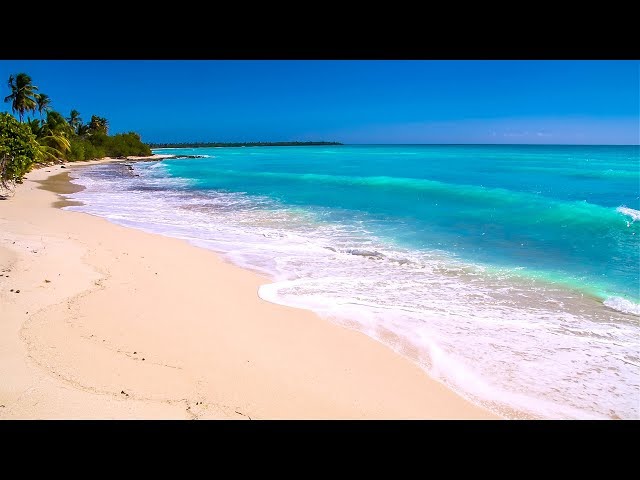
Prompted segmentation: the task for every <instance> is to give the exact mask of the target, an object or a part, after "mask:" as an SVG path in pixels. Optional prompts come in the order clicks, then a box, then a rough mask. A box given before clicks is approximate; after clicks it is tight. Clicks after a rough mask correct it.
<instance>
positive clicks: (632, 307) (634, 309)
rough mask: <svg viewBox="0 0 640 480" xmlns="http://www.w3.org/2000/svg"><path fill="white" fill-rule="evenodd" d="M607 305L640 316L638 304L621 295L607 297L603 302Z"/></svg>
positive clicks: (639, 305)
mask: <svg viewBox="0 0 640 480" xmlns="http://www.w3.org/2000/svg"><path fill="white" fill-rule="evenodd" d="M603 303H604V304H605V305H606V306H607V307H610V308H613V309H614V310H618V311H619V312H624V313H630V314H632V315H638V316H640V304H638V303H634V302H632V301H630V300H627V299H625V298H622V297H611V298H607V299H606V300H605V301H604V302H603Z"/></svg>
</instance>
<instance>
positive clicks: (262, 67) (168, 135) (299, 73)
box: [0, 60, 640, 144]
mask: <svg viewBox="0 0 640 480" xmlns="http://www.w3.org/2000/svg"><path fill="white" fill-rule="evenodd" d="M20 72H25V73H28V74H29V75H30V76H31V77H32V79H33V83H34V85H37V86H38V87H39V89H40V90H39V91H40V92H42V93H46V94H48V95H49V96H50V97H51V99H52V106H53V108H54V109H55V110H58V111H60V112H61V113H63V114H64V115H65V116H68V114H69V111H70V110H71V109H74V108H75V109H76V110H78V111H80V114H81V117H82V119H83V120H84V121H85V122H88V121H89V119H90V118H91V115H92V114H96V115H99V116H102V117H106V118H107V119H108V120H109V125H110V130H109V132H110V133H120V132H128V131H136V132H138V133H140V134H141V136H142V140H143V141H145V142H152V143H158V142H195V141H211V142H213V141H220V142H225V141H226V142H241V141H309V140H312V141H317V140H325V141H339V142H343V143H360V144H362V143H364V144H372V143H405V144H417V143H479V144H482V143H488V144H501V143H513V144H518V143H521V144H638V143H640V113H639V110H640V62H638V61H632V60H630V61H611V60H602V61H598V60H593V61H570V60H553V61H540V60H527V61H520V60H519V61H512V60H496V61H482V60H464V61H447V60H438V61H436V60H410V61H409V60H379V61H370V60H336V61H333V60H277V61H276V60H194V61H187V60H177V61H174V60H171V61H170V60H157V61H156V60H153V61H152V60H122V61H120V60H60V61H56V60H25V61H20V60H0V96H1V97H2V99H4V97H5V96H7V95H9V89H8V87H7V80H8V78H9V75H10V74H12V73H20ZM0 109H1V111H10V109H11V106H10V105H9V104H8V103H2V105H1V106H0Z"/></svg>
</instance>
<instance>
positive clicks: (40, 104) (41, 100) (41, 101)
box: [34, 93, 51, 120]
mask: <svg viewBox="0 0 640 480" xmlns="http://www.w3.org/2000/svg"><path fill="white" fill-rule="evenodd" d="M34 98H35V100H36V106H37V108H38V112H40V120H42V112H43V111H44V112H48V111H49V110H51V98H49V95H47V94H46V93H36V94H35V95H34Z"/></svg>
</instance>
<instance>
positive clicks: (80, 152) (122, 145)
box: [0, 73, 151, 190]
mask: <svg viewBox="0 0 640 480" xmlns="http://www.w3.org/2000/svg"><path fill="white" fill-rule="evenodd" d="M8 86H9V90H10V94H9V95H7V96H6V97H5V98H4V101H5V102H6V103H8V104H10V105H11V110H12V112H13V114H14V115H17V118H16V117H15V116H14V115H12V114H11V113H7V112H2V113H0V188H1V189H3V190H6V189H8V188H9V187H10V186H12V185H13V184H14V183H19V182H20V181H21V179H22V177H23V176H24V174H25V173H27V172H28V171H29V170H30V169H31V168H32V167H33V165H36V164H47V163H49V162H62V161H82V160H92V159H96V158H102V157H127V156H149V155H151V148H150V147H149V145H147V144H145V143H143V142H142V140H141V138H140V135H138V134H137V133H135V132H128V133H118V134H116V135H109V122H108V120H107V119H106V118H104V117H100V116H98V115H92V116H91V120H90V121H89V122H88V123H86V124H85V123H83V121H82V118H81V116H80V112H78V111H77V110H71V112H70V113H69V116H68V117H64V116H63V115H62V114H61V113H59V112H57V111H55V110H54V109H53V108H52V100H51V98H50V97H49V96H48V95H47V94H44V93H42V92H40V91H39V88H38V87H37V86H35V85H34V84H33V81H32V79H31V77H30V76H29V75H27V74H26V73H18V74H15V75H11V76H9V81H8ZM25 117H26V118H25Z"/></svg>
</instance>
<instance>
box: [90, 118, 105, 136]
mask: <svg viewBox="0 0 640 480" xmlns="http://www.w3.org/2000/svg"><path fill="white" fill-rule="evenodd" d="M89 130H90V131H91V133H96V132H103V133H104V134H105V135H107V133H108V130H109V122H108V121H107V119H106V118H104V117H99V116H97V115H91V121H90V122H89Z"/></svg>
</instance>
